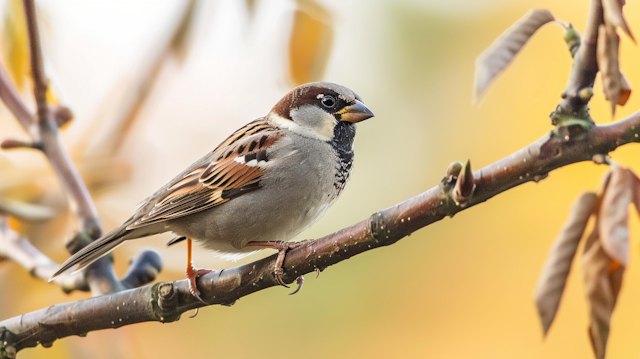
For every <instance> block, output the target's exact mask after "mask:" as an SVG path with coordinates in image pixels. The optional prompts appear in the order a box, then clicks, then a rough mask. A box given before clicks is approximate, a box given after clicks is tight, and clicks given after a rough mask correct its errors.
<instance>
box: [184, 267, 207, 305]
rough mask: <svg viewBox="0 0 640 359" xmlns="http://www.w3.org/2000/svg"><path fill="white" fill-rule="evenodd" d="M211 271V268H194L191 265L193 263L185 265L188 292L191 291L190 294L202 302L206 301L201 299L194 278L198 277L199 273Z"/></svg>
mask: <svg viewBox="0 0 640 359" xmlns="http://www.w3.org/2000/svg"><path fill="white" fill-rule="evenodd" d="M211 271H212V270H211V269H199V268H196V267H194V266H193V263H191V264H190V265H189V266H187V270H186V273H187V279H189V292H191V295H193V296H194V297H196V299H198V300H199V301H201V302H202V303H204V304H207V302H205V301H204V300H202V298H200V291H199V290H198V286H197V285H196V278H198V277H199V276H201V275H205V274H207V273H210V272H211Z"/></svg>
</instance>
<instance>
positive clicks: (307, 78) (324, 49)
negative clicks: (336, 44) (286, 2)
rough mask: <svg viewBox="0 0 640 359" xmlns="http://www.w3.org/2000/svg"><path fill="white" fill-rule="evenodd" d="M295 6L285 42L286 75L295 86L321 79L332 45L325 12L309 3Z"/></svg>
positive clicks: (328, 16) (304, 1) (301, 0)
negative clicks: (287, 56)
mask: <svg viewBox="0 0 640 359" xmlns="http://www.w3.org/2000/svg"><path fill="white" fill-rule="evenodd" d="M297 4H298V9H297V10H296V11H295V13H294V18H293V27H292V29H291V38H290V39H289V73H290V76H291V80H292V81H293V84H294V85H296V86H297V85H300V84H303V83H307V82H312V81H319V80H321V79H322V77H323V76H324V71H325V69H326V66H327V61H328V60H329V55H330V53H331V45H332V43H333V26H332V19H331V14H330V12H329V10H327V9H325V8H324V7H323V6H322V5H320V3H317V2H314V1H311V0H298V1H297Z"/></svg>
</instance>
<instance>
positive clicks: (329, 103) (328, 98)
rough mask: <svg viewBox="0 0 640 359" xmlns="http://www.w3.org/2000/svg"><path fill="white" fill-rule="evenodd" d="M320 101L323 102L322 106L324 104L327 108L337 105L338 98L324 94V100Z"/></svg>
mask: <svg viewBox="0 0 640 359" xmlns="http://www.w3.org/2000/svg"><path fill="white" fill-rule="evenodd" d="M320 102H321V103H322V106H324V107H326V108H331V107H333V106H335V104H336V99H335V98H333V96H324V97H323V98H322V100H320Z"/></svg>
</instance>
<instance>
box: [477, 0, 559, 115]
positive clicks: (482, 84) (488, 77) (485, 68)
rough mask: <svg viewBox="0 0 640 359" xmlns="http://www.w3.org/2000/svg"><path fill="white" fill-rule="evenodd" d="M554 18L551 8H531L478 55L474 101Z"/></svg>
mask: <svg viewBox="0 0 640 359" xmlns="http://www.w3.org/2000/svg"><path fill="white" fill-rule="evenodd" d="M554 20H555V18H554V17H553V14H551V12H550V11H549V10H530V11H529V12H528V13H527V14H526V15H525V16H523V17H522V18H521V19H520V20H518V21H516V22H515V23H514V24H513V25H511V27H510V28H508V29H507V30H506V31H505V32H503V33H502V35H500V36H499V37H498V38H497V39H496V40H495V41H494V42H493V43H492V44H491V46H489V47H488V48H487V49H486V50H484V51H483V52H482V54H480V56H478V58H477V59H476V74H475V79H474V85H473V102H474V103H475V102H476V101H477V100H478V99H479V98H480V97H481V96H482V94H483V93H484V92H485V90H486V89H487V87H488V86H489V84H491V81H493V79H494V78H495V77H496V76H498V74H500V72H502V70H504V69H505V68H506V67H507V66H509V64H510V63H511V61H513V58H514V57H515V56H516V55H517V54H518V52H520V50H521V49H522V48H523V47H524V45H525V44H526V43H527V41H529V39H530V38H531V36H533V34H534V33H535V32H536V31H537V30H538V29H539V28H540V27H542V26H543V25H544V24H546V23H548V22H551V21H554Z"/></svg>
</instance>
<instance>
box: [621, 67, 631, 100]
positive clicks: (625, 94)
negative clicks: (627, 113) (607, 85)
mask: <svg viewBox="0 0 640 359" xmlns="http://www.w3.org/2000/svg"><path fill="white" fill-rule="evenodd" d="M620 76H621V80H622V83H621V86H620V96H619V97H618V105H620V106H624V105H625V104H626V103H627V100H629V97H630V96H631V85H630V84H629V81H627V78H626V77H625V76H624V74H623V73H622V71H621V72H620Z"/></svg>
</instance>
